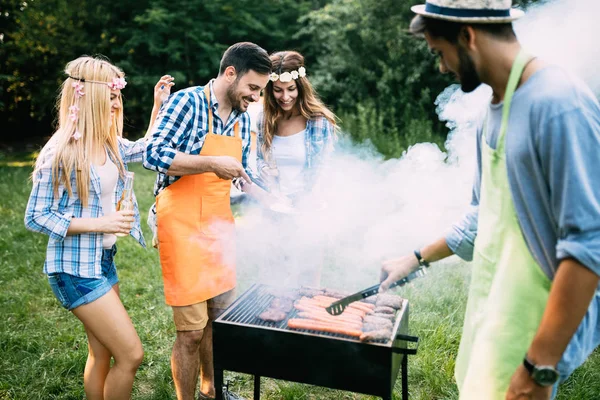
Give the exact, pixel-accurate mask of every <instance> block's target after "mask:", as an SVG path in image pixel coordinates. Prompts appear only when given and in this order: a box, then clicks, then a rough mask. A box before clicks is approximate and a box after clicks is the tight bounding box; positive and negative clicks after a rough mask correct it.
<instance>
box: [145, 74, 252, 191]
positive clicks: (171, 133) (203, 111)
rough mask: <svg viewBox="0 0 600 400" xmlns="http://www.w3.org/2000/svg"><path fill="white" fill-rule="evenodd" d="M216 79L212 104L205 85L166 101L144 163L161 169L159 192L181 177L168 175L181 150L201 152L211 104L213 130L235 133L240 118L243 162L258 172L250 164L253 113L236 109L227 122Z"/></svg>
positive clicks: (193, 153) (247, 169)
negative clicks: (221, 111)
mask: <svg viewBox="0 0 600 400" xmlns="http://www.w3.org/2000/svg"><path fill="white" fill-rule="evenodd" d="M213 82H214V79H213V80H211V81H210V82H209V83H208V85H209V87H210V104H208V99H206V96H205V95H204V87H203V86H194V87H190V88H187V89H182V90H179V91H178V92H175V93H174V94H173V95H171V96H170V97H169V99H168V100H167V101H166V102H165V103H163V106H162V107H161V110H160V112H159V115H158V117H157V121H156V122H155V124H154V128H153V131H152V137H151V138H150V139H149V140H148V145H147V148H146V153H145V154H144V167H146V168H147V169H150V170H152V171H156V172H158V177H157V178H156V183H155V185H154V195H155V196H156V195H157V194H158V193H160V192H161V191H162V190H163V189H164V188H166V187H167V186H169V185H170V184H172V183H173V182H175V181H176V180H177V179H179V178H180V177H179V176H170V175H167V171H168V170H169V167H170V166H171V163H172V162H173V159H174V158H175V154H177V152H182V153H186V154H192V155H197V154H200V151H201V150H202V145H203V144H204V139H205V138H206V133H207V132H208V110H209V107H210V109H211V110H212V112H213V116H214V118H213V127H212V128H213V129H212V131H213V132H214V133H215V134H217V135H225V136H234V134H235V133H234V129H233V127H234V125H235V123H236V122H237V121H239V123H240V135H241V137H242V165H243V166H244V169H245V170H246V172H247V173H248V174H249V175H251V176H253V175H254V174H253V173H252V171H251V170H250V168H249V167H248V157H249V155H250V143H251V137H250V116H249V115H248V113H247V112H244V113H240V112H238V111H236V110H233V111H232V112H231V116H230V117H229V120H228V121H227V122H226V123H224V122H223V120H222V119H221V118H219V114H218V112H217V110H218V108H219V103H218V102H217V98H216V96H215V94H214V91H213Z"/></svg>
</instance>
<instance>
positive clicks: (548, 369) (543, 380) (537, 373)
mask: <svg viewBox="0 0 600 400" xmlns="http://www.w3.org/2000/svg"><path fill="white" fill-rule="evenodd" d="M523 366H524V367H525V369H526V370H527V372H529V376H531V379H533V381H534V382H535V383H537V384H538V385H540V386H544V387H547V386H552V385H554V384H555V383H556V382H557V381H558V378H559V374H558V371H557V370H556V368H554V367H553V366H552V365H535V364H533V363H532V362H531V361H529V360H528V359H527V357H525V358H524V359H523Z"/></svg>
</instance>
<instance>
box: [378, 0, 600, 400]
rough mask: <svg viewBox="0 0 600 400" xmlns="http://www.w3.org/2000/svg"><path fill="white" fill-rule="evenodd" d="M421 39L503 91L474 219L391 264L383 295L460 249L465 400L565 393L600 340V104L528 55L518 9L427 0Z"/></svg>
mask: <svg viewBox="0 0 600 400" xmlns="http://www.w3.org/2000/svg"><path fill="white" fill-rule="evenodd" d="M412 10H413V11H414V12H415V13H417V14H419V15H418V16H416V17H415V18H414V19H413V21H412V23H411V27H410V29H411V31H412V32H413V33H414V34H416V35H420V36H424V37H425V39H426V41H427V44H428V45H429V47H430V50H431V51H432V52H433V53H434V54H436V55H437V56H439V62H440V64H439V68H440V72H442V73H447V72H452V73H454V74H455V75H456V76H457V78H458V79H459V80H460V83H461V87H462V89H463V91H465V92H470V91H473V90H475V89H476V88H477V87H478V86H479V85H480V84H481V83H486V84H488V85H489V86H491V88H492V91H493V96H492V101H491V104H490V105H489V106H488V112H487V116H486V119H485V121H484V122H483V126H482V127H481V129H479V131H478V136H477V145H478V152H479V154H478V174H477V179H476V181H475V185H474V189H473V200H472V206H473V211H472V212H471V213H469V214H468V215H467V216H466V217H465V219H464V220H463V221H461V223H459V224H457V225H456V226H454V227H453V230H452V231H451V233H449V234H448V235H447V236H446V237H444V238H441V239H439V240H437V241H436V242H434V243H432V244H430V245H428V246H425V247H423V248H422V249H421V250H420V251H419V250H417V251H415V252H414V254H411V255H409V256H405V257H402V258H399V259H395V260H390V261H386V262H384V264H383V269H382V281H383V282H382V288H383V289H385V288H387V287H389V285H390V284H391V283H392V282H394V281H395V280H398V279H400V278H402V277H403V276H406V275H407V274H408V273H410V272H411V271H412V270H414V269H416V268H417V267H418V266H419V265H420V266H425V267H427V266H429V263H430V262H433V261H437V260H440V259H442V258H445V257H448V256H450V255H452V254H457V255H459V256H461V257H463V258H464V259H467V260H470V259H471V258H472V259H473V268H472V274H471V284H470V288H469V298H468V303H467V310H466V313H465V321H464V326H463V334H462V338H461V343H460V347H459V351H458V356H457V360H456V369H455V377H456V381H457V385H458V389H459V393H460V399H461V400H466V399H468V400H471V399H473V400H479V399H485V400H503V399H511V400H513V399H540V400H542V399H543V400H547V399H549V398H551V397H553V396H555V395H556V390H557V387H558V382H559V381H562V380H565V379H566V378H567V377H568V376H569V374H570V373H571V372H573V370H574V369H575V368H577V367H578V366H579V365H581V364H582V363H583V362H584V361H585V359H586V358H587V357H588V355H589V354H591V352H592V351H593V350H594V348H596V346H598V344H599V343H600V324H598V321H599V313H600V290H599V285H598V283H599V276H600V175H599V174H598V172H597V171H598V170H599V167H600V161H599V160H600V157H599V156H600V118H598V115H600V105H599V104H598V101H597V100H596V98H595V97H594V96H593V94H592V93H591V91H589V90H588V89H587V88H586V87H585V85H584V84H583V83H582V82H580V81H579V80H577V79H575V78H574V77H572V76H570V75H569V74H567V73H565V72H564V71H562V70H561V69H560V68H558V67H556V66H551V65H547V64H545V63H543V62H542V61H540V60H538V59H536V58H535V57H532V56H531V55H528V54H527V53H526V52H525V51H524V50H523V49H522V48H521V45H520V44H519V42H518V40H517V38H516V36H515V33H514V31H513V28H512V24H511V21H513V20H515V19H517V18H519V17H520V16H522V15H523V12H522V11H519V10H516V9H511V2H510V1H508V0H487V1H472V0H428V1H427V3H426V4H424V5H420V6H415V7H413V8H412Z"/></svg>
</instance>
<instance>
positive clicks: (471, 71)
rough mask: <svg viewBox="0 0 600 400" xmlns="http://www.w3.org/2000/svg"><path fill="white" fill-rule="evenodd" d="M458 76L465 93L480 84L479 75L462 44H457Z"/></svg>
mask: <svg viewBox="0 0 600 400" xmlns="http://www.w3.org/2000/svg"><path fill="white" fill-rule="evenodd" d="M458 61H459V65H458V77H459V79H460V88H461V89H462V91H463V92H465V93H470V92H472V91H473V90H475V89H477V88H478V87H479V85H481V80H480V79H479V75H478V74H477V71H476V70H475V64H474V63H473V59H472V58H471V57H469V55H468V54H467V52H466V50H465V49H464V48H463V47H462V46H458Z"/></svg>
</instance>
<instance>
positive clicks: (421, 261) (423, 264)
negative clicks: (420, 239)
mask: <svg viewBox="0 0 600 400" xmlns="http://www.w3.org/2000/svg"><path fill="white" fill-rule="evenodd" d="M414 253H415V257H417V261H418V262H419V265H420V266H421V267H425V268H428V267H429V262H427V261H425V259H424V258H423V257H422V256H421V252H420V251H419V250H415V251H414Z"/></svg>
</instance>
